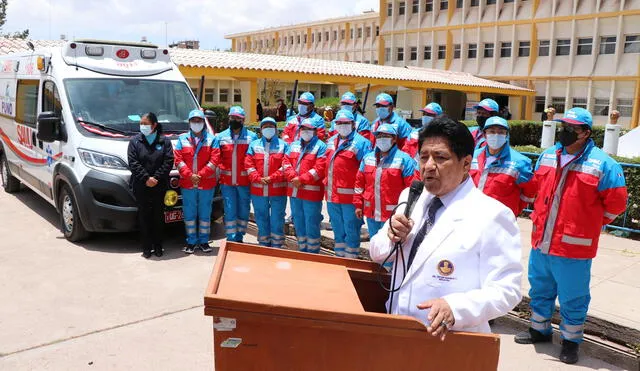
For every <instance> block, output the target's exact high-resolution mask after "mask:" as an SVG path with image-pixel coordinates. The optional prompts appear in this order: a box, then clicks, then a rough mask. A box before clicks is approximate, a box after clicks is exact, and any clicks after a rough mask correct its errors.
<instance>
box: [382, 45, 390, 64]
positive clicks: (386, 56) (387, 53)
mask: <svg viewBox="0 0 640 371" xmlns="http://www.w3.org/2000/svg"><path fill="white" fill-rule="evenodd" d="M384 61H385V62H390V61H391V48H384Z"/></svg>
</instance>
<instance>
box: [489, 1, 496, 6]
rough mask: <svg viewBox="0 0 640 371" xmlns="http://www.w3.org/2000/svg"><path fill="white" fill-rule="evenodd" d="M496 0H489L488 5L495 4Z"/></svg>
mask: <svg viewBox="0 0 640 371" xmlns="http://www.w3.org/2000/svg"><path fill="white" fill-rule="evenodd" d="M495 3H496V0H487V5H492V4H495Z"/></svg>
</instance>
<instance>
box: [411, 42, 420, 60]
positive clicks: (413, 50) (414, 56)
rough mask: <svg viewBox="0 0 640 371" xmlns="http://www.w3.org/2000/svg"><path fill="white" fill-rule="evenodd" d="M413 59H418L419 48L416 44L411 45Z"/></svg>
mask: <svg viewBox="0 0 640 371" xmlns="http://www.w3.org/2000/svg"><path fill="white" fill-rule="evenodd" d="M410 58H411V60H412V61H415V60H418V48H417V47H415V46H412V47H411V56H410Z"/></svg>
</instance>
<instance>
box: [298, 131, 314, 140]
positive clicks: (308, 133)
mask: <svg viewBox="0 0 640 371" xmlns="http://www.w3.org/2000/svg"><path fill="white" fill-rule="evenodd" d="M314 134H315V133H314V132H313V131H311V130H302V131H300V138H302V140H304V141H305V142H309V141H311V139H313V137H314Z"/></svg>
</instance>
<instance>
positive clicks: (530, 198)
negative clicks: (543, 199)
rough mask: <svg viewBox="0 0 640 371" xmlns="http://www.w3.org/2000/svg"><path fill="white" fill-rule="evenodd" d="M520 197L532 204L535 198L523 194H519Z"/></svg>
mask: <svg viewBox="0 0 640 371" xmlns="http://www.w3.org/2000/svg"><path fill="white" fill-rule="evenodd" d="M520 199H521V200H522V201H524V202H526V203H528V204H532V203H533V202H534V201H535V200H536V199H535V197H527V196H525V195H523V194H521V195H520Z"/></svg>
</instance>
